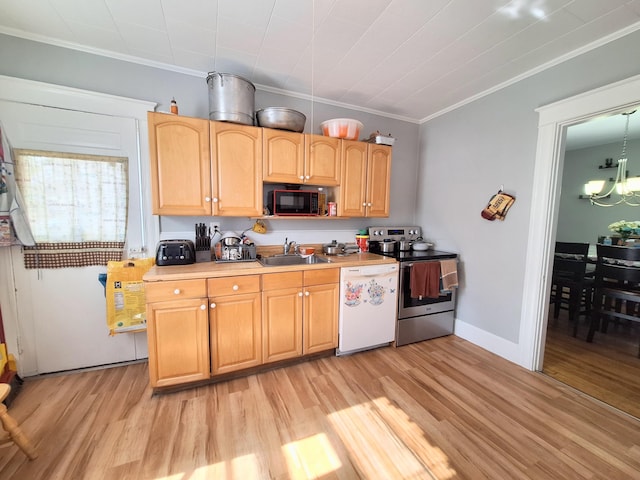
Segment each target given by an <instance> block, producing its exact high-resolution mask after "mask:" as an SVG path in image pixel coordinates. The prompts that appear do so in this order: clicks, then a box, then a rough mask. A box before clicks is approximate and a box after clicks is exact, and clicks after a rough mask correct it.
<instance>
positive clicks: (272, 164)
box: [262, 129, 305, 183]
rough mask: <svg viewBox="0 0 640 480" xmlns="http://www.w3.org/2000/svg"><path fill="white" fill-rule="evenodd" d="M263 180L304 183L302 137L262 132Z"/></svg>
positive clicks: (291, 134)
mask: <svg viewBox="0 0 640 480" xmlns="http://www.w3.org/2000/svg"><path fill="white" fill-rule="evenodd" d="M262 135H263V152H262V153H263V156H264V158H263V180H264V181H265V182H276V183H303V182H304V163H305V162H304V135H303V134H301V133H295V132H285V131H282V130H274V129H264V130H263V134H262Z"/></svg>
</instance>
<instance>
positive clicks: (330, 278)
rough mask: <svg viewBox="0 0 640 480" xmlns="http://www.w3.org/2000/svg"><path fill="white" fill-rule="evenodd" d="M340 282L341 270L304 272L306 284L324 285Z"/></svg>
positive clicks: (330, 269)
mask: <svg viewBox="0 0 640 480" xmlns="http://www.w3.org/2000/svg"><path fill="white" fill-rule="evenodd" d="M339 281H340V269H339V268H329V269H322V270H306V271H305V272H304V284H305V286H306V285H323V284H325V283H338V282H339Z"/></svg>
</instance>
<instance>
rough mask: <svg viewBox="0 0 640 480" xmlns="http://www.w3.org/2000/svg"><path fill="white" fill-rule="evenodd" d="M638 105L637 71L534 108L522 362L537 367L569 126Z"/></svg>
mask: <svg viewBox="0 0 640 480" xmlns="http://www.w3.org/2000/svg"><path fill="white" fill-rule="evenodd" d="M638 104H640V75H636V76H633V77H630V78H627V79H625V80H621V81H619V82H616V83H612V84H610V85H606V86H604V87H600V88H597V89H594V90H591V91H588V92H584V93H581V94H578V95H575V96H573V97H569V98H567V99H564V100H561V101H558V102H555V103H552V104H549V105H545V106H542V107H540V108H537V109H536V112H538V114H539V119H538V145H537V149H536V160H535V169H534V177H533V190H532V198H531V215H530V220H529V241H528V244H527V256H526V263H525V276H524V292H523V300H522V314H521V315H522V317H521V322H520V325H521V328H520V338H519V344H520V346H521V347H522V348H521V350H520V352H521V355H522V356H521V361H520V362H519V363H520V364H521V365H522V366H524V367H526V368H529V369H530V370H535V371H541V370H542V363H543V360H544V346H545V339H546V329H547V321H548V304H549V291H550V279H551V270H552V260H553V257H552V252H553V249H552V246H553V244H554V242H555V238H556V228H557V224H558V210H559V207H560V189H561V186H562V171H563V165H564V146H565V138H566V131H567V128H568V127H570V126H572V125H576V124H579V123H583V122H585V121H588V120H591V119H593V118H595V117H598V116H609V115H613V114H617V113H621V112H624V111H626V110H627V109H629V108H630V107H633V106H636V105H638Z"/></svg>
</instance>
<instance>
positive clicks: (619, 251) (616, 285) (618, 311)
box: [587, 244, 640, 357]
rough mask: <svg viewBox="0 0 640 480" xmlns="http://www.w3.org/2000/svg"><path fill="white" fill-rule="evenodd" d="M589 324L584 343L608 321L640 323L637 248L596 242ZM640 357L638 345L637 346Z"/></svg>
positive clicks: (639, 270) (639, 271)
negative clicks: (639, 312) (639, 313)
mask: <svg viewBox="0 0 640 480" xmlns="http://www.w3.org/2000/svg"><path fill="white" fill-rule="evenodd" d="M596 248H597V260H596V269H595V275H594V296H593V308H592V314H591V325H590V326H589V333H588V334H587V342H593V337H594V335H595V332H596V331H599V332H601V333H606V331H607V325H608V323H609V321H611V320H628V321H633V322H640V317H639V316H638V311H637V305H638V304H640V248H632V247H624V246H618V245H601V244H598V245H597V246H596ZM638 357H640V347H639V349H638Z"/></svg>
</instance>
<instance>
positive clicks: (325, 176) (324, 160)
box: [304, 134, 341, 186]
mask: <svg viewBox="0 0 640 480" xmlns="http://www.w3.org/2000/svg"><path fill="white" fill-rule="evenodd" d="M304 137H305V174H304V175H305V177H304V181H305V183H309V184H310V185H322V186H336V185H339V184H340V165H341V152H340V139H339V138H332V137H325V136H324V135H311V134H306V135H305V136H304Z"/></svg>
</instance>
